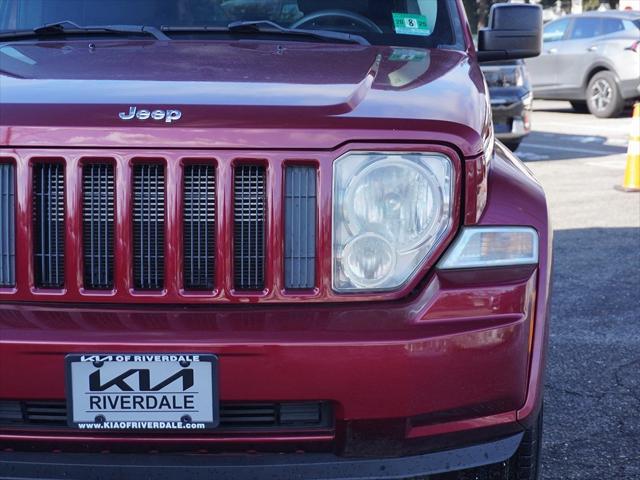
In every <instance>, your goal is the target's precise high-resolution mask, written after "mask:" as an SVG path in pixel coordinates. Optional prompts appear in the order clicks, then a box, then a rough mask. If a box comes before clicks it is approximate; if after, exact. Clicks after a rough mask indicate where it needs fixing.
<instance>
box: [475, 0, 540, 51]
mask: <svg viewBox="0 0 640 480" xmlns="http://www.w3.org/2000/svg"><path fill="white" fill-rule="evenodd" d="M541 50H542V8H541V7H540V6H539V5H530V4H510V3H496V4H494V5H493V6H492V7H491V10H490V11H489V28H484V29H482V30H480V31H479V32H478V61H480V62H487V61H492V60H509V59H516V58H529V57H537V56H538V55H540V51H541Z"/></svg>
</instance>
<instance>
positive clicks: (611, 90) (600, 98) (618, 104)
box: [586, 71, 624, 118]
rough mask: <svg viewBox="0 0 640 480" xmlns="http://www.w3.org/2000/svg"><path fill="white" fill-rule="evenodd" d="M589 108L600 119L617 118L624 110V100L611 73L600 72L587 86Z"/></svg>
mask: <svg viewBox="0 0 640 480" xmlns="http://www.w3.org/2000/svg"><path fill="white" fill-rule="evenodd" d="M586 96H587V107H588V108H589V111H590V112H591V114H592V115H595V116H596V117H598V118H612V117H617V116H618V115H620V113H622V110H623V109H624V99H623V98H622V94H621V93H620V88H619V87H618V83H617V82H616V79H615V77H614V76H613V74H612V73H611V72H606V71H604V72H598V73H596V74H595V75H594V76H593V77H592V78H591V80H589V85H588V86H587V93H586Z"/></svg>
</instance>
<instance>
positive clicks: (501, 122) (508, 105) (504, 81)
mask: <svg viewBox="0 0 640 480" xmlns="http://www.w3.org/2000/svg"><path fill="white" fill-rule="evenodd" d="M481 68H482V73H483V74H484V77H485V79H486V80H487V85H488V86H489V96H490V98H491V111H492V113H493V128H494V130H495V134H496V138H498V139H499V140H500V141H502V143H504V144H505V145H506V146H507V147H508V148H509V149H510V150H512V151H514V152H515V151H516V150H517V148H518V147H519V146H520V142H522V139H523V138H524V137H526V136H527V135H529V132H530V131H531V106H532V103H533V94H532V92H531V82H530V80H529V74H528V72H527V69H526V68H525V65H524V62H523V61H522V60H508V61H499V62H488V63H484V64H482V65H481Z"/></svg>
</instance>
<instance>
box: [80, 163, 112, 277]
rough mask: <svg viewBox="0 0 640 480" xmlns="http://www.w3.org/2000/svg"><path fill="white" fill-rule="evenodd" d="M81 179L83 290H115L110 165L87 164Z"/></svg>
mask: <svg viewBox="0 0 640 480" xmlns="http://www.w3.org/2000/svg"><path fill="white" fill-rule="evenodd" d="M82 177H83V178H82V222H83V248H82V251H83V258H84V268H83V277H84V287H85V288H87V289H93V290H110V289H112V288H113V287H114V257H115V254H114V248H115V246H114V241H115V238H114V229H115V171H114V168H113V165H112V164H108V163H90V164H87V165H84V166H83V169H82ZM96 177H97V178H96ZM96 210H97V211H96Z"/></svg>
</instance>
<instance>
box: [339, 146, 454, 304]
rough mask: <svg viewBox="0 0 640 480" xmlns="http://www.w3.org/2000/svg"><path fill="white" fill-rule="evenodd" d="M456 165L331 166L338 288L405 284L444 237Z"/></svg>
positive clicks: (370, 161) (348, 159)
mask: <svg viewBox="0 0 640 480" xmlns="http://www.w3.org/2000/svg"><path fill="white" fill-rule="evenodd" d="M452 172H453V166H452V164H451V160H450V159H449V158H447V157H446V156H444V155H439V154H420V153H391V154H384V153H350V154H347V155H345V156H343V157H342V158H340V159H338V160H337V161H336V162H335V165H334V192H333V193H334V210H333V222H334V223H333V287H334V289H335V290H336V291H340V292H348V291H357V290H389V289H393V288H397V287H399V286H401V285H402V284H403V283H405V282H406V281H407V280H408V279H409V278H410V277H411V275H412V274H413V272H414V271H415V270H416V269H417V268H418V267H419V265H420V264H421V263H422V261H423V260H424V259H425V258H426V257H427V256H428V254H429V253H430V252H431V250H432V249H433V247H434V246H435V245H436V244H437V243H438V241H439V240H440V239H441V238H442V236H443V235H444V234H445V233H446V231H447V229H448V227H449V225H450V222H451V198H452V195H453V192H452V189H453V177H452V175H453V173H452Z"/></svg>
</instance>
